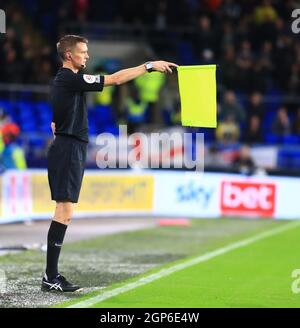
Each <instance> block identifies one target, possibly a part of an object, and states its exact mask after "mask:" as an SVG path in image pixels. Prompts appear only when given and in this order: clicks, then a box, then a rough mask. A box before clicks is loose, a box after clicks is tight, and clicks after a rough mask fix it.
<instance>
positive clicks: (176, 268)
mask: <svg viewBox="0 0 300 328" xmlns="http://www.w3.org/2000/svg"><path fill="white" fill-rule="evenodd" d="M299 225H300V221H297V222H292V223H289V224H286V225H284V226H280V227H278V228H274V229H271V230H269V231H266V232H262V233H259V234H257V235H256V236H253V237H250V238H247V239H244V240H241V241H238V242H235V243H233V244H230V245H228V246H225V247H221V248H219V249H216V250H214V251H212V252H209V253H206V254H203V255H200V256H198V257H196V258H194V259H190V260H187V261H186V262H183V263H180V264H175V265H173V266H171V267H169V268H166V269H162V270H160V271H158V272H156V273H153V274H151V275H149V276H146V277H143V278H140V279H139V280H137V281H135V282H131V283H128V284H127V285H124V286H122V287H119V288H115V289H112V290H109V291H107V292H104V293H102V294H100V295H97V296H94V297H91V298H89V299H87V300H84V301H79V302H77V303H75V304H72V305H70V306H67V307H68V308H87V307H90V306H92V305H95V304H97V303H100V302H102V301H104V300H106V299H108V298H111V297H113V296H117V295H119V294H122V293H125V292H128V291H129V290H132V289H135V288H137V287H140V286H143V285H146V284H148V283H150V282H152V281H155V280H157V279H160V278H163V277H165V276H168V275H170V274H171V273H174V272H176V271H179V270H183V269H185V268H188V267H190V266H193V265H195V264H198V263H201V262H205V261H208V260H210V259H212V258H214V257H217V256H219V255H222V254H225V253H228V252H231V251H233V250H235V249H238V248H240V247H245V246H248V245H250V244H252V243H255V242H256V241H258V240H261V239H264V238H267V237H271V236H274V235H277V234H279V233H281V232H284V231H287V230H290V229H293V228H295V227H297V226H299Z"/></svg>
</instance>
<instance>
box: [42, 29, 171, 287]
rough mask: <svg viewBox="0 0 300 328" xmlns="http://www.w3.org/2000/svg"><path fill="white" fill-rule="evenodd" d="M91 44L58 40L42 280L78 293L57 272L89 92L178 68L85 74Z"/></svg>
mask: <svg viewBox="0 0 300 328" xmlns="http://www.w3.org/2000/svg"><path fill="white" fill-rule="evenodd" d="M87 44H88V40H87V39H85V38H84V37H81V36H77V35H66V36H64V37H62V38H61V39H60V40H59V42H58V43H57V52H58V55H59V56H60V58H61V60H62V67H61V68H60V69H59V71H58V72H57V75H56V76H55V78H54V80H53V82H52V85H51V91H50V99H51V103H52V107H53V120H52V121H53V122H52V124H51V127H52V130H53V133H54V135H55V136H54V141H53V143H52V144H51V146H50V148H49V152H48V181H49V185H50V190H51V198H52V200H54V201H56V208H55V212H54V218H53V220H52V222H51V225H50V228H49V231H48V237H47V266H46V271H45V274H44V276H43V279H42V290H46V291H52V290H56V291H60V292H74V291H76V290H78V289H79V288H80V287H79V286H78V285H75V284H73V283H71V282H69V281H68V280H67V279H66V278H65V277H64V276H62V275H61V274H60V273H59V271H58V259H59V254H60V250H61V247H62V244H63V240H64V236H65V233H66V229H67V227H68V225H69V223H70V222H71V218H72V216H73V205H74V203H77V202H78V198H79V193H80V189H81V183H82V178H83V174H84V167H85V162H86V153H87V145H88V141H89V139H88V115H87V108H86V101H85V92H86V91H99V92H100V91H102V90H103V87H105V86H111V85H120V84H123V83H126V82H128V81H130V80H133V79H135V78H136V77H138V76H140V75H142V74H144V73H146V72H147V71H148V72H151V71H158V72H161V73H172V68H174V67H177V65H176V64H174V63H170V62H166V61H153V62H147V63H145V64H142V65H139V66H136V67H132V68H128V69H124V70H121V71H118V72H116V73H114V74H111V75H103V76H102V75H87V74H82V73H79V71H80V70H82V69H84V68H85V67H86V62H87V60H88V59H89V55H88V47H87Z"/></svg>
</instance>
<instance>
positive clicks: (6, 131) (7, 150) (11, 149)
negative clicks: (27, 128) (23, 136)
mask: <svg viewBox="0 0 300 328" xmlns="http://www.w3.org/2000/svg"><path fill="white" fill-rule="evenodd" d="M19 133H20V129H19V127H18V126H17V125H16V124H15V123H7V124H5V125H4V126H3V127H2V138H3V142H4V144H5V147H4V150H3V152H2V156H1V157H2V165H3V167H4V168H5V169H20V170H23V169H26V168H27V164H26V159H25V155H24V151H23V149H22V148H21V147H20V146H19V145H18V144H17V143H16V139H17V137H18V135H19Z"/></svg>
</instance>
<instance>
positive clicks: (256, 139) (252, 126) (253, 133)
mask: <svg viewBox="0 0 300 328" xmlns="http://www.w3.org/2000/svg"><path fill="white" fill-rule="evenodd" d="M244 140H245V142H246V143H248V144H255V143H262V142H263V134H262V125H261V117H260V116H258V115H252V116H251V117H250V119H249V121H248V124H247V128H246V133H245V137H244Z"/></svg>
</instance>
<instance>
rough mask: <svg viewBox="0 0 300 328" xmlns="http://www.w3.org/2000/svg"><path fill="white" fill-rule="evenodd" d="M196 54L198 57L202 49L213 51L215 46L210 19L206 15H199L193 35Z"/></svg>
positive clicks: (214, 36)
mask: <svg viewBox="0 0 300 328" xmlns="http://www.w3.org/2000/svg"><path fill="white" fill-rule="evenodd" d="M193 42H194V47H195V53H196V56H197V57H198V58H199V59H200V58H202V56H203V51H205V50H209V51H211V52H212V53H214V51H215V48H216V43H215V42H216V35H215V32H214V31H213V29H212V27H211V21H210V18H209V17H208V16H205V15H204V16H199V17H198V21H197V29H196V31H195V34H194V36H193Z"/></svg>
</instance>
